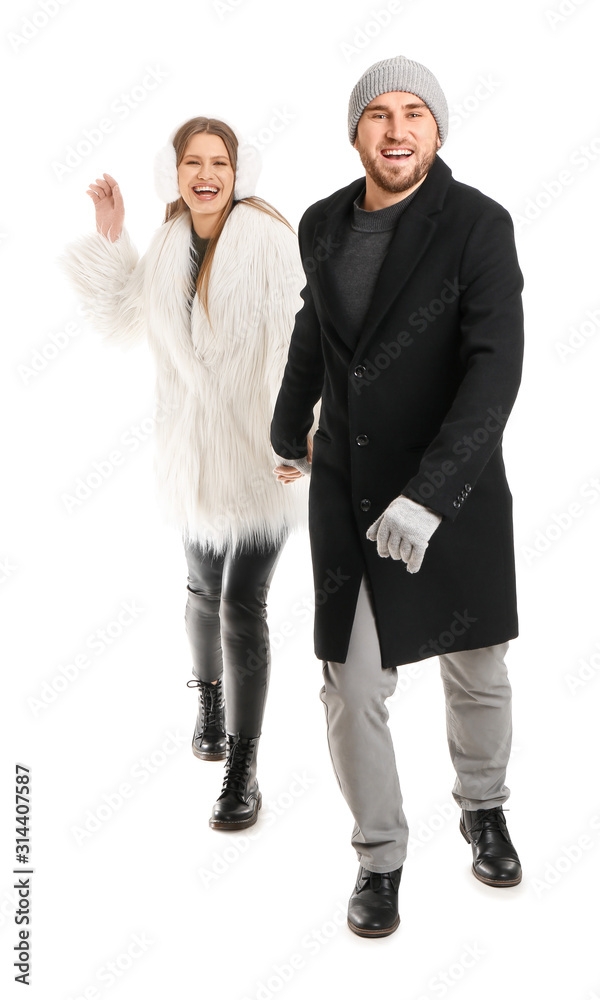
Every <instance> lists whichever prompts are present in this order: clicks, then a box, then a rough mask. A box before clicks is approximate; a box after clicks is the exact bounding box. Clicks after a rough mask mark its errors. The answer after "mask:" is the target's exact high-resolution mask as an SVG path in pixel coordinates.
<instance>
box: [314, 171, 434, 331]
mask: <svg viewBox="0 0 600 1000" xmlns="http://www.w3.org/2000/svg"><path fill="white" fill-rule="evenodd" d="M419 190H420V186H419V187H418V188H417V189H416V190H415V191H412V192H411V194H409V195H407V197H406V198H403V199H402V200H401V201H397V202H396V203H395V204H394V205H389V206H388V207H387V208H378V209H375V210H374V211H372V212H367V211H365V210H364V209H363V208H361V207H360V206H361V205H362V203H363V199H364V196H365V192H366V183H365V185H364V187H363V188H362V190H361V191H360V193H359V195H358V196H357V198H356V199H355V201H354V204H353V206H352V215H351V216H349V224H348V225H347V227H346V229H345V230H344V231H343V235H342V242H341V246H339V247H336V250H335V267H333V268H331V271H330V274H331V278H332V282H333V285H334V288H335V292H336V295H337V301H338V303H339V324H338V326H339V330H340V333H341V336H342V337H343V339H344V341H345V343H346V344H347V345H348V347H349V348H350V349H351V350H354V348H355V347H356V344H357V343H358V339H359V337H360V334H361V331H362V327H363V324H364V321H365V318H366V316H367V313H368V311H369V306H370V304H371V299H372V297H373V291H374V289H375V282H376V281H377V276H378V274H379V271H380V268H381V265H382V263H383V261H384V259H385V255H386V253H387V251H388V247H389V245H390V243H391V241H392V237H393V235H394V232H395V230H396V226H397V225H398V222H399V219H400V216H401V215H402V214H403V213H404V212H405V211H406V209H407V208H408V206H409V205H410V203H411V201H412V200H413V199H414V198H415V197H416V195H418V193H419Z"/></svg>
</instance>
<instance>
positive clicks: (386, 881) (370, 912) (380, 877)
mask: <svg viewBox="0 0 600 1000" xmlns="http://www.w3.org/2000/svg"><path fill="white" fill-rule="evenodd" d="M401 878H402V868H396V870H395V871H393V872H370V871H367V869H366V868H363V867H362V865H361V866H360V868H359V869H358V878H357V879H356V885H355V886H354V892H353V893H352V895H351V896H350V902H349V903H348V927H349V928H350V930H351V931H354V933H355V934H358V935H359V936H360V937H386V936H387V935H388V934H393V932H394V931H395V930H396V928H397V927H398V924H399V923H400V917H399V916H398V887H399V885H400V879H401Z"/></svg>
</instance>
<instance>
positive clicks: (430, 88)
mask: <svg viewBox="0 0 600 1000" xmlns="http://www.w3.org/2000/svg"><path fill="white" fill-rule="evenodd" d="M392 90H400V91H406V93H408V94H415V95H416V96H417V97H420V98H421V100H422V101H424V102H425V104H426V105H427V107H428V108H429V110H430V111H431V114H432V115H433V117H434V118H435V120H436V122H437V127H438V131H439V133H440V141H441V142H442V144H443V143H444V142H445V141H446V136H447V135H448V103H447V101H446V98H445V97H444V93H443V91H442V88H441V87H440V85H439V83H438V81H437V80H436V78H435V76H434V75H433V73H432V72H431V70H428V69H427V67H426V66H423V64H422V63H418V62H415V61H414V60H413V59H406V58H405V56H395V57H394V58H393V59H382V60H381V62H376V63H373V65H372V66H369V68H368V69H367V70H365V72H364V73H363V75H362V76H361V78H360V80H359V81H358V83H357V84H356V86H355V88H354V90H353V91H352V93H351V94H350V101H349V104H348V136H349V139H350V142H351V144H352V145H354V140H355V139H356V129H357V127H358V120H359V118H360V116H361V115H362V113H363V111H364V110H365V108H366V106H367V104H370V103H371V101H373V100H374V99H375V98H376V97H379V95H380V94H387V93H389V92H390V91H392Z"/></svg>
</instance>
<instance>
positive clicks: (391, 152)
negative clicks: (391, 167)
mask: <svg viewBox="0 0 600 1000" xmlns="http://www.w3.org/2000/svg"><path fill="white" fill-rule="evenodd" d="M382 152H383V155H384V156H410V155H411V153H412V149H384V150H382Z"/></svg>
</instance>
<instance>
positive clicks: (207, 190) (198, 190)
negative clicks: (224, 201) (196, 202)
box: [192, 184, 219, 201]
mask: <svg viewBox="0 0 600 1000" xmlns="http://www.w3.org/2000/svg"><path fill="white" fill-rule="evenodd" d="M192 191H193V192H194V194H195V195H196V197H197V198H202V199H203V200H204V201H207V200H209V199H210V198H214V197H215V196H216V195H218V193H219V189H218V188H216V187H211V186H210V185H208V184H201V185H197V186H196V187H193V188H192Z"/></svg>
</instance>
